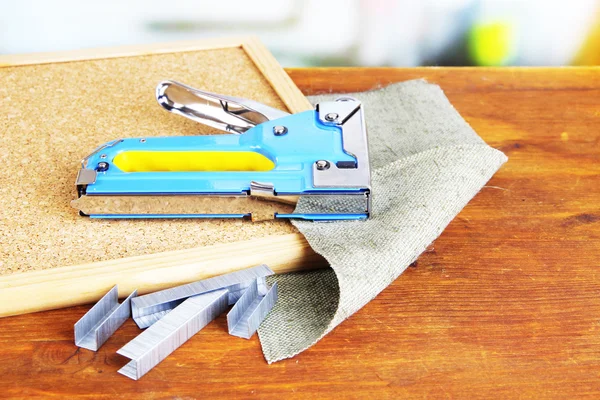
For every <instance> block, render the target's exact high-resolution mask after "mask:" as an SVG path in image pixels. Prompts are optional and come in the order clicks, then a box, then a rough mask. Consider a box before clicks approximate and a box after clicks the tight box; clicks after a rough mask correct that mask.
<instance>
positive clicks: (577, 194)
mask: <svg viewBox="0 0 600 400" xmlns="http://www.w3.org/2000/svg"><path fill="white" fill-rule="evenodd" d="M288 72H289V74H290V76H291V77H292V78H293V80H294V81H295V82H296V83H297V84H298V86H299V87H300V88H301V89H302V90H303V91H304V92H305V93H308V94H312V93H323V92H331V91H356V90H366V89H370V88H374V87H378V86H382V85H385V84H388V83H390V82H395V81H401V80H406V79H413V78H426V79H427V80H428V81H430V82H434V83H438V84H439V85H441V86H442V88H443V89H444V90H445V92H446V94H447V96H448V97H449V99H450V101H451V102H452V103H453V104H454V106H455V107H456V108H457V109H458V111H459V112H460V113H461V114H462V115H463V116H464V117H465V118H466V119H467V121H468V122H469V123H470V124H471V125H472V126H473V128H474V129H475V130H476V131H477V132H478V133H479V134H480V135H481V136H482V137H483V138H484V139H485V140H486V141H487V142H488V143H489V144H491V145H492V146H494V147H496V148H499V149H501V150H503V151H504V152H506V153H507V155H508V156H509V161H508V163H507V164H506V165H505V166H504V167H503V168H502V169H501V170H500V171H499V172H498V174H496V176H495V177H494V178H493V179H492V180H491V181H490V182H489V183H488V185H487V186H486V187H485V188H484V189H483V190H482V191H481V192H480V193H479V194H478V195H477V196H476V197H475V198H474V199H473V201H472V202H471V203H470V204H469V205H468V206H467V207H466V208H465V209H464V210H463V212H461V213H460V214H459V216H458V217H457V218H456V219H455V220H454V221H453V222H452V223H451V224H450V225H449V227H448V228H447V229H446V230H445V232H444V233H443V234H442V235H441V237H440V238H439V239H438V240H436V241H435V243H434V244H433V245H432V246H431V247H430V249H429V250H428V251H427V252H426V253H424V254H423V255H422V256H421V257H420V258H419V260H418V261H417V262H416V263H415V264H414V265H413V268H409V270H408V271H407V272H405V273H404V274H403V275H402V276H401V277H400V278H399V279H398V280H397V281H396V282H394V283H393V284H392V285H391V286H390V287H389V288H388V289H386V290H385V291H383V293H381V295H379V296H378V297H377V298H376V299H375V300H374V301H372V302H371V303H369V304H368V305H367V306H366V307H364V309H362V310H361V311H359V312H358V313H357V314H355V315H354V316H352V317H351V318H350V319H349V320H348V321H346V322H344V323H343V324H342V325H340V326H339V327H338V328H336V329H335V330H334V331H333V332H332V333H331V334H330V335H328V336H327V337H326V338H324V339H323V340H322V341H321V342H319V343H318V344H317V345H316V346H314V347H313V348H311V349H310V350H308V351H306V352H305V353H302V354H300V355H299V356H297V357H295V358H294V359H291V360H285V361H282V362H279V363H276V364H273V365H267V364H266V362H265V361H264V359H263V357H262V354H261V352H260V346H259V343H258V339H257V338H256V337H254V338H252V340H249V341H245V340H242V339H239V338H234V337H231V336H228V334H227V329H226V322H225V320H224V318H220V319H218V320H217V321H216V322H214V323H212V324H210V325H209V326H208V327H207V328H206V329H205V330H203V331H202V332H200V333H199V334H198V335H196V336H195V337H193V338H192V339H191V340H190V341H189V342H188V343H186V344H185V345H184V346H182V347H181V348H180V349H178V350H177V351H176V352H174V353H173V354H172V355H171V356H170V357H168V358H167V359H166V360H165V361H164V362H162V363H161V364H160V365H159V366H158V367H156V368H155V369H154V370H152V371H151V372H150V373H148V374H147V375H146V376H145V377H144V378H143V379H142V380H140V381H138V382H133V381H130V380H128V379H127V378H125V377H123V376H121V375H119V374H117V373H116V371H117V370H118V369H119V368H120V367H121V366H122V365H123V364H124V363H125V362H126V360H125V359H124V358H123V357H121V356H119V355H117V354H115V351H116V350H117V349H118V348H119V347H120V346H122V345H124V344H125V343H126V342H127V341H128V340H130V339H132V338H133V337H134V336H135V335H136V334H137V333H138V329H137V328H136V327H135V325H134V324H133V322H131V321H128V322H127V323H126V324H125V325H124V326H123V327H122V328H121V329H120V330H119V331H118V332H117V334H116V335H114V336H113V337H112V338H110V339H109V341H108V342H107V343H106V344H105V346H104V347H103V348H102V349H101V350H100V351H99V352H98V353H93V352H90V351H87V350H78V349H77V348H76V347H75V346H74V345H73V339H72V324H73V323H74V322H75V321H76V320H77V319H78V318H79V317H80V316H81V315H83V314H84V312H85V311H86V310H87V309H88V307H84V306H82V307H76V308H70V309H63V310H57V311H51V312H44V313H37V314H31V315H25V316H19V317H9V318H4V319H0V387H2V389H3V390H2V391H0V396H12V397H17V396H23V397H25V396H33V397H35V396H38V397H49V396H56V397H68V398H72V397H76V396H90V397H103V398H118V397H123V398H132V397H140V398H164V397H181V398H198V397H202V398H206V397H224V398H247V397H259V398H278V399H280V398H282V397H283V396H286V397H287V396H289V395H294V396H299V397H315V398H400V397H419V398H423V397H428V398H557V399H558V398H561V399H562V398H598V397H599V396H600V275H599V272H598V271H600V269H599V267H600V130H599V129H598V127H599V126H600V69H598V68H560V69H512V68H510V69H468V68H466V69H454V68H452V69H445V68H418V69H310V70H306V69H293V70H289V71H288Z"/></svg>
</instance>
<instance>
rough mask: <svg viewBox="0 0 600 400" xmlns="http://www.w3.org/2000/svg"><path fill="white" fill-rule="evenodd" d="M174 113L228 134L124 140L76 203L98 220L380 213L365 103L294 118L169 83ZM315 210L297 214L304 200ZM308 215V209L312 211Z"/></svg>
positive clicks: (91, 175) (164, 92) (88, 172)
mask: <svg viewBox="0 0 600 400" xmlns="http://www.w3.org/2000/svg"><path fill="white" fill-rule="evenodd" d="M156 98H157V100H158V103H159V104H160V105H161V106H162V107H163V108H165V109H166V110H168V111H170V112H172V113H175V114H177V115H181V116H183V117H186V118H189V119H191V120H194V121H196V122H200V123H202V124H205V125H208V126H210V127H213V128H217V129H220V130H223V131H225V132H227V133H228V134H216V135H198V136H178V137H147V138H137V139H117V140H113V141H111V142H108V143H105V144H103V145H101V146H100V147H98V148H97V149H96V150H94V151H93V152H92V153H91V154H90V155H89V156H87V157H85V158H84V159H83V160H82V162H81V169H80V170H79V173H78V175H77V180H76V186H77V195H78V198H77V199H76V200H73V201H72V203H71V204H72V206H73V207H74V208H76V209H78V210H79V211H80V214H81V215H84V216H89V217H92V218H250V219H252V220H265V219H273V218H298V219H306V220H354V219H364V218H368V217H369V214H370V212H371V173H370V167H369V154H368V144H367V131H366V127H365V119H364V115H363V107H362V106H361V103H360V102H359V101H357V100H356V99H353V98H339V99H338V100H336V101H332V102H322V103H320V104H318V105H317V106H316V107H315V109H314V110H310V111H305V112H301V113H297V114H288V113H286V112H284V111H281V110H277V109H274V108H271V107H269V106H266V105H264V104H261V103H258V102H255V101H252V100H246V99H241V98H235V97H229V96H223V95H219V94H214V93H209V92H205V91H201V90H197V89H194V88H191V87H189V86H186V85H183V84H180V83H177V82H172V81H165V82H161V83H160V84H159V85H158V87H157V89H156ZM299 197H302V198H303V200H304V198H305V197H306V198H307V199H308V200H309V202H308V203H306V204H309V205H311V206H309V207H298V208H297V209H295V205H296V202H297V201H298V198H299ZM302 208H304V209H302Z"/></svg>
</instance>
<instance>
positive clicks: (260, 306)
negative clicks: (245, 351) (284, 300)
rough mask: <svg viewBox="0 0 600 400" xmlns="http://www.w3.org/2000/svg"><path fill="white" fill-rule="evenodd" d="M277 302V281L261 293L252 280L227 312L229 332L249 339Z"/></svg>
mask: <svg viewBox="0 0 600 400" xmlns="http://www.w3.org/2000/svg"><path fill="white" fill-rule="evenodd" d="M276 302H277V282H275V283H274V284H273V286H272V287H271V289H269V291H268V292H267V293H266V294H265V295H261V294H260V293H259V290H258V284H257V282H256V281H254V282H253V283H252V284H251V285H250V286H249V287H248V289H246V292H245V293H244V294H243V295H242V297H240V299H239V301H238V302H237V303H236V304H235V305H234V306H233V308H232V309H231V311H230V312H229V313H228V314H227V328H228V330H229V334H230V335H233V336H238V337H241V338H244V339H250V338H251V337H252V335H254V333H255V332H256V330H257V329H258V327H259V326H260V324H261V323H262V322H263V320H264V319H265V318H266V316H267V314H268V313H269V312H270V311H271V309H272V308H273V306H274V305H275V303H276Z"/></svg>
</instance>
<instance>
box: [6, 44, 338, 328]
mask: <svg viewBox="0 0 600 400" xmlns="http://www.w3.org/2000/svg"><path fill="white" fill-rule="evenodd" d="M224 48H241V49H242V50H243V51H244V52H245V53H246V54H247V55H248V57H249V58H250V60H251V61H252V62H253V63H254V64H255V66H256V67H257V68H258V70H259V71H260V73H261V74H262V75H263V76H264V77H265V78H266V80H267V81H268V82H269V84H270V85H271V87H272V88H273V89H274V90H275V92H276V93H277V95H278V96H279V97H280V98H281V100H282V102H283V103H284V104H285V105H286V107H287V108H288V109H289V111H290V112H292V113H297V112H301V111H305V110H308V109H310V108H312V106H311V104H310V103H309V102H308V100H307V99H306V98H305V97H304V95H303V94H302V92H300V90H299V89H298V88H297V87H296V85H295V84H294V83H293V81H292V80H291V79H290V77H289V76H288V75H287V74H286V73H285V71H284V70H283V69H282V68H281V66H280V65H279V64H278V62H277V61H276V60H275V58H274V57H273V56H272V55H271V53H270V52H269V51H268V50H267V49H266V47H265V46H264V45H263V44H262V43H261V42H260V41H259V40H258V39H257V38H254V37H241V38H224V39H221V38H220V39H205V40H199V41H185V42H175V43H165V44H150V45H135V46H124V47H118V48H106V49H91V50H78V51H66V52H56V53H39V54H26V55H5V56H0V69H1V68H3V67H13V66H19V65H35V64H47V63H60V62H70V61H83V60H94V59H106V58H115V57H130V56H143V55H150V54H161V53H176V52H187V51H198V50H213V49H224ZM262 263H265V264H268V265H269V267H271V269H273V270H274V271H275V272H276V273H285V272H291V271H299V270H305V269H312V268H320V267H325V266H326V265H327V263H326V262H325V260H324V259H323V258H322V257H320V256H319V255H317V254H316V253H315V252H314V251H313V250H312V249H311V248H310V246H309V245H308V243H307V242H306V240H305V239H304V237H303V236H302V235H301V234H299V233H297V234H286V235H277V236H267V237H264V238H260V239H253V240H246V241H241V242H233V243H227V244H218V245H212V246H204V247H199V248H196V249H189V250H177V251H168V252H163V253H158V254H149V255H143V256H137V257H129V258H122V259H118V260H110V261H101V262H94V263H88V264H81V265H74V266H68V267H58V268H51V269H47V270H41V271H33V272H24V273H15V274H11V275H5V276H0V317H2V316H9V315H18V314H24V313H28V312H34V311H42V310H50V309H55V308H61V307H67V306H73V305H79V304H86V303H91V302H94V301H96V300H98V299H99V298H100V297H102V296H103V295H104V294H105V293H106V291H107V290H108V289H110V287H112V286H114V285H115V284H117V283H118V285H119V295H120V296H121V297H124V296H127V295H128V294H129V293H131V292H132V291H133V290H134V289H138V292H139V293H140V294H143V293H148V292H152V291H156V290H160V289H163V288H167V287H172V286H175V285H179V284H183V283H188V282H191V281H195V280H198V279H204V278H207V277H211V276H215V275H220V274H223V273H227V272H231V271H235V270H239V269H243V268H247V267H250V266H253V265H256V264H262Z"/></svg>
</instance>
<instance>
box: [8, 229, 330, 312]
mask: <svg viewBox="0 0 600 400" xmlns="http://www.w3.org/2000/svg"><path fill="white" fill-rule="evenodd" d="M258 264H267V265H268V266H269V267H270V268H271V269H272V270H273V271H274V272H275V273H277V274H282V273H287V272H297V271H306V270H310V269H314V268H324V267H327V263H326V262H325V260H324V259H323V258H322V257H320V256H319V255H317V254H316V253H315V252H314V251H313V250H312V249H311V247H310V246H309V245H308V243H307V242H306V240H305V239H304V236H302V235H301V234H299V233H295V234H288V235H274V236H267V237H264V238H259V239H253V240H243V241H239V242H233V243H224V244H217V245H213V246H203V247H197V248H193V249H188V250H176V251H168V252H163V253H156V254H148V255H143V256H137V257H126V258H121V259H116V260H109V261H101V262H95V263H88V264H82V265H74V266H70V267H61V268H52V269H47V270H42V271H34V272H27V273H22V274H11V275H6V276H0V317H4V316H9V315H19V314H24V313H30V312H35V311H44V310H52V309H56V308H61V307H68V306H73V305H80V304H86V303H93V302H96V301H98V299H100V298H101V297H102V296H104V295H105V294H106V292H108V290H109V289H110V288H111V287H113V286H114V285H115V284H118V285H119V296H120V297H126V296H128V295H129V294H130V293H132V292H133V291H134V290H136V289H137V291H138V293H139V294H145V293H149V292H154V291H157V290H161V289H165V288H169V287H173V286H177V285H181V284H184V283H189V282H193V281H196V280H200V279H206V278H210V277H213V276H216V275H222V274H226V273H229V272H233V271H237V270H240V269H244V268H249V267H252V266H254V265H258Z"/></svg>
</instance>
